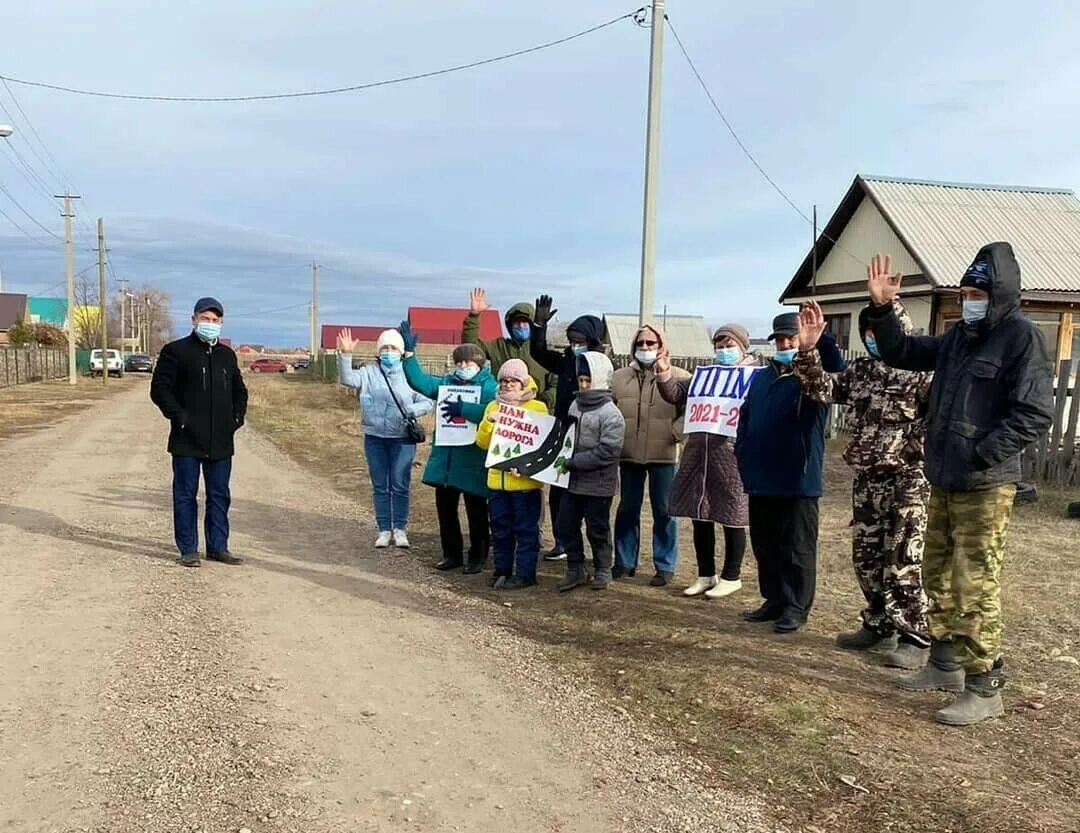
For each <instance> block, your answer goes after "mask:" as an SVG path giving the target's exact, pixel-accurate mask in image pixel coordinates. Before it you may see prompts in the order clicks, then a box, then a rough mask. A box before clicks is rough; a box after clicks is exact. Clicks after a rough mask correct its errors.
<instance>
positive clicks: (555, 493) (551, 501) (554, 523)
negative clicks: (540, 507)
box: [548, 486, 566, 550]
mask: <svg viewBox="0 0 1080 833" xmlns="http://www.w3.org/2000/svg"><path fill="white" fill-rule="evenodd" d="M565 491H566V489H559V488H557V487H555V486H551V487H549V488H548V508H549V509H550V510H551V535H552V537H553V538H554V539H555V549H556V550H558V549H560V548H561V547H562V542H561V541H560V540H559V507H560V506H561V505H562V499H563V492H565Z"/></svg>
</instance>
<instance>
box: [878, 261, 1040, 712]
mask: <svg viewBox="0 0 1080 833" xmlns="http://www.w3.org/2000/svg"><path fill="white" fill-rule="evenodd" d="M867 279H868V281H867V282H868V285H869V289H870V298H871V300H872V302H873V307H872V308H871V310H870V315H869V320H870V327H871V328H872V329H873V331H874V336H875V338H876V340H877V347H878V351H879V352H880V353H881V358H882V359H884V360H885V362H886V363H887V364H889V365H892V366H893V367H898V368H901V369H903V370H915V371H927V370H933V371H934V381H933V383H932V384H931V387H930V403H929V408H928V412H927V419H926V477H927V479H928V480H929V481H930V484H931V487H932V491H931V497H930V506H929V518H928V520H927V529H926V552H925V555H924V560H923V581H924V584H925V587H926V593H927V596H928V597H929V600H930V610H929V624H930V638H931V646H930V662H929V663H927V665H926V667H925V668H924V669H923V670H922V671H919V672H918V673H916V674H909V675H906V676H903V677H900V678H899V680H898V681H897V682H898V684H899V685H900V687H901V688H904V689H907V690H909V691H933V690H938V689H940V690H943V691H958V692H963V694H962V696H961V697H960V698H959V699H957V700H956V701H955V702H954V703H953V704H952V705H950V706H948V707H947V708H945V709H942V710H941V711H939V712H938V713H937V720H938V721H939V722H941V723H946V724H949V725H953V726H964V725H968V724H971V723H978V722H980V721H982V720H986V719H987V718H991V717H999V716H1001V715H1002V714H1004V706H1003V705H1002V702H1001V687H1002V686H1003V685H1004V682H1005V680H1004V674H1003V663H1002V658H1001V631H1002V627H1001V564H1002V560H1003V557H1004V552H1005V539H1006V536H1007V534H1008V529H1009V519H1010V517H1011V515H1012V506H1013V497H1014V496H1015V494H1016V483H1017V481H1019V480H1020V452H1021V451H1023V449H1024V448H1025V446H1027V445H1029V444H1030V443H1032V442H1034V441H1035V439H1036V438H1037V437H1038V436H1039V434H1040V433H1042V432H1043V431H1045V430H1047V429H1048V428H1049V427H1050V425H1051V422H1052V420H1053V394H1052V387H1051V373H1050V361H1049V359H1048V358H1047V355H1046V348H1045V346H1044V345H1043V342H1042V337H1041V336H1040V335H1039V332H1038V330H1037V329H1036V327H1035V325H1033V324H1032V323H1031V322H1030V321H1028V320H1027V319H1026V318H1025V317H1024V316H1023V315H1022V314H1021V313H1020V266H1019V264H1018V263H1017V261H1016V256H1015V255H1014V254H1013V250H1012V247H1011V246H1010V245H1009V244H1008V243H991V244H989V245H987V246H984V247H983V248H982V249H980V250H979V253H978V254H977V255H976V256H975V260H974V261H973V262H972V264H971V266H969V267H968V269H967V271H966V272H965V273H964V276H963V278H962V279H961V281H960V298H961V303H962V305H963V321H962V322H961V323H960V324H958V325H956V326H955V327H953V328H952V329H951V330H949V331H948V332H947V333H945V334H944V335H940V336H911V335H906V334H905V333H904V331H903V330H902V328H901V325H900V322H899V320H898V319H897V317H896V313H895V312H894V308H893V304H892V302H893V300H894V299H895V298H896V297H897V295H898V293H899V291H900V276H899V275H893V274H892V263H891V261H890V259H889V258H887V257H882V256H881V255H875V256H874V260H873V263H872V264H871V266H870V268H869V269H867Z"/></svg>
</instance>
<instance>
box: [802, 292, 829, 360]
mask: <svg viewBox="0 0 1080 833" xmlns="http://www.w3.org/2000/svg"><path fill="white" fill-rule="evenodd" d="M828 326H829V325H828V324H827V323H826V322H825V313H823V312H822V311H821V306H820V305H819V304H818V302H817V301H807V302H806V303H805V304H803V306H802V309H800V310H799V349H800V350H801V351H803V352H804V353H808V352H809V351H811V350H813V349H814V348H815V347H817V343H818V342H819V341H820V340H821V335H822V333H824V332H825V330H826V329H827V328H828Z"/></svg>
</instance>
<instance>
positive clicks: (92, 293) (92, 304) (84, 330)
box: [72, 274, 101, 350]
mask: <svg viewBox="0 0 1080 833" xmlns="http://www.w3.org/2000/svg"><path fill="white" fill-rule="evenodd" d="M72 320H73V321H74V323H75V346H76V347H79V348H80V349H83V350H95V349H97V348H99V347H101V307H100V305H99V303H98V282H97V280H96V279H92V278H91V277H90V276H89V275H87V274H83V275H77V276H76V277H75V311H74V318H73V319H72Z"/></svg>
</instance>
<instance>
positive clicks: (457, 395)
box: [435, 385, 480, 445]
mask: <svg viewBox="0 0 1080 833" xmlns="http://www.w3.org/2000/svg"><path fill="white" fill-rule="evenodd" d="M446 402H464V403H465V404H466V405H470V404H471V405H478V404H480V386H479V385H441V386H440V387H439V398H438V400H436V402H435V445H472V444H473V443H475V442H476V424H475V423H472V422H469V421H468V420H467V419H465V417H446V416H445V415H444V414H443V411H442V407H443V404H444V403H446Z"/></svg>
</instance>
